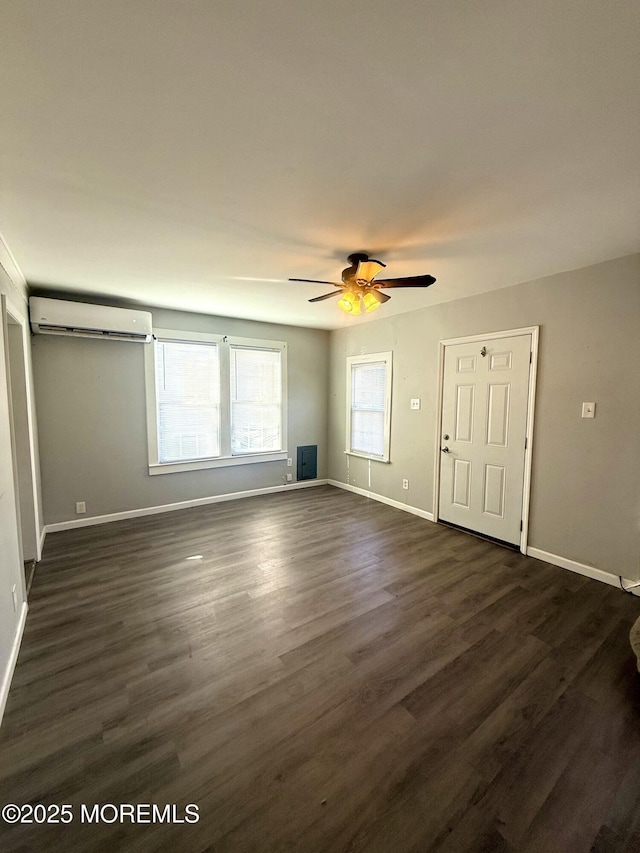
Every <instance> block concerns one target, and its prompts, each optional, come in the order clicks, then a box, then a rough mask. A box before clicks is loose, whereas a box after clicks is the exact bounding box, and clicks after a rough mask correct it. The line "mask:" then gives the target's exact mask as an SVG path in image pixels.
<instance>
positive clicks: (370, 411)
mask: <svg viewBox="0 0 640 853" xmlns="http://www.w3.org/2000/svg"><path fill="white" fill-rule="evenodd" d="M386 381H387V370H386V364H385V362H383V361H380V362H371V363H370V364H354V365H353V366H352V368H351V448H350V449H351V450H354V451H356V452H358V453H368V454H370V455H371V456H383V455H384V427H385V402H386Z"/></svg>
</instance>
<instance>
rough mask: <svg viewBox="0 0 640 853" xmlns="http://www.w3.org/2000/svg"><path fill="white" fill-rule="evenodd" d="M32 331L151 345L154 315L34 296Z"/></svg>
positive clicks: (31, 317) (31, 307)
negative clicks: (152, 318)
mask: <svg viewBox="0 0 640 853" xmlns="http://www.w3.org/2000/svg"><path fill="white" fill-rule="evenodd" d="M29 317H30V320H31V329H32V330H33V332H34V333H35V334H40V335H71V336H73V337H81V338H100V340H109V341H138V342H139V343H143V344H146V343H149V341H150V340H151V337H152V332H151V314H150V313H149V312H148V311H134V310H132V309H130V308H111V307H110V306H109V305H89V304H87V303H86V302H66V301H65V300H63V299H46V298H44V297H41V296H32V297H31V298H30V299H29Z"/></svg>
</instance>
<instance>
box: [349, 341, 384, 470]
mask: <svg viewBox="0 0 640 853" xmlns="http://www.w3.org/2000/svg"><path fill="white" fill-rule="evenodd" d="M380 362H384V364H385V371H386V382H385V400H384V436H383V447H384V450H383V454H382V456H375V455H374V454H372V453H363V452H362V451H360V450H352V449H351V412H352V406H351V390H352V389H351V384H352V383H351V378H352V375H353V367H354V365H358V364H378V363H380ZM392 383H393V352H391V351H389V352H376V353H370V354H368V355H350V356H347V395H346V402H347V417H346V422H347V424H346V426H347V429H346V441H345V447H346V450H345V453H346V454H347V455H349V456H359V457H360V458H361V459H372V460H373V461H375V462H384V463H387V464H388V463H389V462H390V461H391V459H390V450H391V386H392Z"/></svg>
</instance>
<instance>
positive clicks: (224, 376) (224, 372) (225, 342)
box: [144, 329, 288, 475]
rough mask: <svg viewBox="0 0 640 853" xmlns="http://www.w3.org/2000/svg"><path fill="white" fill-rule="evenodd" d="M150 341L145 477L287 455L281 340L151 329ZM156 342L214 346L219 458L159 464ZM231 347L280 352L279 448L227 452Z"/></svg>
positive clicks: (284, 356)
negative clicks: (217, 364) (217, 373)
mask: <svg viewBox="0 0 640 853" xmlns="http://www.w3.org/2000/svg"><path fill="white" fill-rule="evenodd" d="M153 337H154V339H153V341H152V342H151V344H148V345H147V346H145V353H144V368H145V394H146V408H147V447H148V452H149V474H151V475H155V474H169V473H180V472H183V471H200V470H203V469H207V468H227V467H230V466H234V465H250V464H252V463H256V462H279V461H281V460H283V459H286V458H287V456H288V450H287V403H288V396H287V344H286V342H285V341H270V340H262V339H257V338H241V337H236V336H230V335H218V334H211V333H208V332H183V331H179V330H177V329H154V330H153ZM156 341H173V342H180V343H196V344H197V343H202V344H216V345H217V346H218V353H219V365H220V455H219V456H214V457H207V458H203V459H187V460H179V461H177V462H161V461H160V459H159V453H158V449H159V448H158V401H157V395H156V376H155V370H156V357H155V356H156V348H155V342H156ZM231 346H239V347H246V348H249V349H263V350H275V351H278V352H280V370H281V405H280V429H281V436H282V448H281V449H280V450H267V451H259V452H254V453H241V454H235V455H234V454H233V453H232V451H231V367H230V350H231Z"/></svg>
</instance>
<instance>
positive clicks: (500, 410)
mask: <svg viewBox="0 0 640 853" xmlns="http://www.w3.org/2000/svg"><path fill="white" fill-rule="evenodd" d="M510 391H511V386H510V385H489V396H488V399H487V444H492V445H493V446H494V447H507V445H508V435H509V397H510V396H511V395H510Z"/></svg>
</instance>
